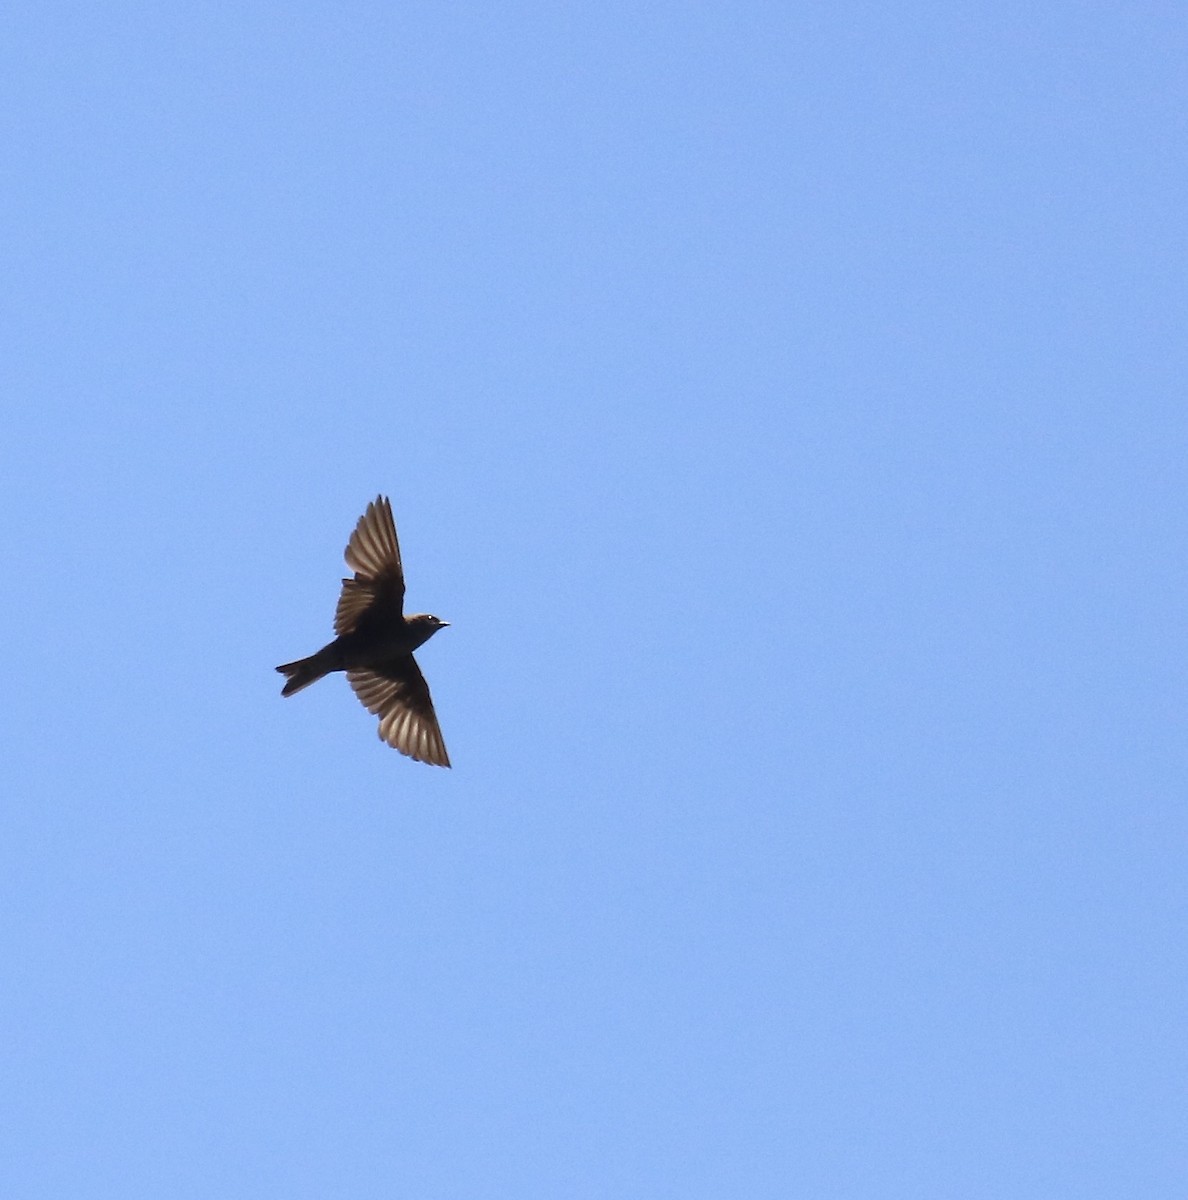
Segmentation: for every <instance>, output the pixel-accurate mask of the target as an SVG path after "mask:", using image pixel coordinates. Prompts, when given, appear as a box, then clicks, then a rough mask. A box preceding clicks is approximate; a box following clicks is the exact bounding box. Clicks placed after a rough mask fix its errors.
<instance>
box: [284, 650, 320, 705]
mask: <svg viewBox="0 0 1188 1200" xmlns="http://www.w3.org/2000/svg"><path fill="white" fill-rule="evenodd" d="M333 669H334V668H333V667H332V666H331V665H330V663H329V662H328V661H327V656H326V652H325V651H324V650H319V651H318V652H317V654H311V655H310V656H309V657H308V658H299V659H298V660H297V661H296V662H291V663H284V664H283V665H281V666H279V667H277V670H278V671H279V672H280V673H281V674H282V675H283V676H284V677H285V686H284V687H283V688H281V695H282V696H291V695H292V694H293V693H294V692H299V691H301V689H302V688H304V687H309V685H310V684H311V683H317V681H318V680H319V679H321V678H322V676H323V675H328V674H329V673H330V672H331V671H332V670H333Z"/></svg>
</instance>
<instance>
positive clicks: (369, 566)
mask: <svg viewBox="0 0 1188 1200" xmlns="http://www.w3.org/2000/svg"><path fill="white" fill-rule="evenodd" d="M344 557H345V558H346V563H347V566H348V567H350V568H351V570H352V571H354V572H355V578H354V579H344V580H343V581H342V595H340V596H339V598H338V608H337V609H336V610H335V613H334V632H335V633H336V634H338V636H339V637H341V636H342V635H343V634H345V633H351V632H353V630H354V629H355V626H356V625H358V623H359V618H360V617H361V616H362V615H363V614H364V613H365V612H367V610H368V609H370V608H372V607H373V606H374V607H375V608H377V609H384V610H386V611H385V614H384V615H385V616H388V617H393V616H394V617H401V616H403V614H404V568H403V566H401V563H400V543H399V542H398V541H397V540H396V522H395V521H393V520H392V505H391V504H390V503H389V502H388V498H387V496H377V497H376V498H375V500H373V501H372V502H371V503H370V504H369V505H368V506H367V511H366V512H365V513H364V514H363V515H362V516H361V517H360V518H359V523H358V524H357V525H356V526H355V532H354V533H352V534H351V540H350V541H349V542H348V543H347V548H346V551H345V552H344Z"/></svg>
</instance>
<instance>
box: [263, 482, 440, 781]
mask: <svg viewBox="0 0 1188 1200" xmlns="http://www.w3.org/2000/svg"><path fill="white" fill-rule="evenodd" d="M345 558H346V564H347V566H348V567H350V568H351V570H352V571H354V572H355V577H354V579H344V580H343V581H342V595H341V596H339V598H338V608H337V609H336V610H335V613H334V632H335V633H336V634H337V635H338V636H337V637H336V638H335V639H334V641H332V642H331V643H330V644H329V645H328V646H323V647H322V648H321V649H320V650H319V651H318V652H317V654H311V655H310V656H309V658H301V659H298V660H297V661H296V662H291V663H285V664H284V665H283V666H280V667H277V670H278V671H279V672H280V673H281V674H282V675H284V676H285V686H284V687H283V688H282V689H281V695H282V696H291V695H293V693H294V692H299V691H301V689H302V688H303V687H308V686H309V685H310V684H311V683H316V682H317V681H318V680H319V679H321V678H322V676H323V675H329V674H330V672H331V671H345V672H346V676H347V682H348V683H349V684H350V685H351V687H352V688H354V689H355V695H356V696H358V697H359V699H360V700H361V701H362V702H363V706H364V707H365V708H366V709H367V710H368V712H373V713H375V714H376V716H378V717H379V719H380V720H379V735H380V737H381V738H383V740H384V741H385V742H387V743H388V745H389V746H393V747H395V748H396V749H397V750H399V751H400V753H401V754H407V755H408V756H409V758H415V759H416V760H417V761H418V762H423V763H431V764H432V765H433V766H435V767H448V766H449V765H450V756H449V755H448V754H447V753H446V748H445V742H444V741H443V740H442V737H441V729H440V728H439V727H438V724H437V714H436V713H435V712H434V711H433V701H432V700H431V699H430V698H429V685H428V684H427V683H426V682H425V676H424V675H422V674H421V669H420V667H418V666H417V663H416V659H414V658H413V656H412V652H413V651H414V650H415V649H416V648H417V647H418V646H420V645H423V644H424V643H425V642H427V641H428V640H429V639H430V638H431V637H432V636H433V635H434V634H435V633H436V632H437V631H438V630H439V629H444V628H445V627H446V626H447V625H448V624H449V622H448V621H443V620H441V619H440V618H439V617H433V616H430V615H429V614H428V613H415V614H414V615H413V616H409V617H406V616H405V615H404V568H403V567H402V566H401V565H400V543H399V542H398V541H397V540H396V522H395V521H393V520H392V506H391V504H389V503H388V498H387V496H377V497H376V499H375V500H374V501H373V502H372V503H371V504H369V505H368V506H367V511H366V512H365V513H364V514H363V515H362V516H361V517H360V518H359V523H358V524H357V525H356V526H355V532H354V533H352V534H351V540H350V541H349V542H348V543H347V548H346V552H345Z"/></svg>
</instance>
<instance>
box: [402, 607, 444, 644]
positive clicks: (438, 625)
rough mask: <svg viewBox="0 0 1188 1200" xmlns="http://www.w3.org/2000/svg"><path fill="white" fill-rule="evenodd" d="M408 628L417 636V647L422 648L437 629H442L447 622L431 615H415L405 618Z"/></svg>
mask: <svg viewBox="0 0 1188 1200" xmlns="http://www.w3.org/2000/svg"><path fill="white" fill-rule="evenodd" d="M405 620H406V621H407V622H408V627H409V628H410V629H411V630H413V631H414V632H415V633H416V635H417V645H418V646H423V645H424V644H425V643H426V642H427V641H428V640H429V639H430V638H431V637H432V636H433V635H434V634H435V633H436V632H437V631H438V630H439V629H444V628H445V627H446V626H447V625H448V624H449V621H443V620H442V619H441V618H440V617H435V616H433V614H432V613H416V614H414V615H413V616H411V617H406V618H405Z"/></svg>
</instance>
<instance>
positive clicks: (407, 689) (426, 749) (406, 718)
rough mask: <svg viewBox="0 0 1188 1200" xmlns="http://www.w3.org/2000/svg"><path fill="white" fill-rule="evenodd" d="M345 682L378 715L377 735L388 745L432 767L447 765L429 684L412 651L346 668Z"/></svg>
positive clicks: (446, 755) (364, 704)
mask: <svg viewBox="0 0 1188 1200" xmlns="http://www.w3.org/2000/svg"><path fill="white" fill-rule="evenodd" d="M347 681H348V682H349V683H350V685H351V687H352V688H354V690H355V695H356V696H358V697H359V699H360V700H361V701H362V702H363V706H364V707H365V708H366V709H367V710H368V712H373V713H375V715H376V716H377V717H379V719H380V721H379V735H380V737H381V738H382V739H383V740H384V741H385V742H387V743H388V745H389V746H392V747H394V748H395V749H396V750H399V751H400V753H401V754H407V755H408V757H409V758H415V759H416V760H417V761H418V762H423V763H429V764H430V765H431V766H435V767H448V766H449V765H450V756H449V755H448V754H447V753H446V748H445V741H444V740H443V739H442V736H441V728H440V726H439V725H438V724H437V714H436V713H435V712H434V711H433V701H432V699H431V698H430V696H429V685H428V684H427V683H426V682H425V676H424V675H422V674H421V669H420V667H418V666H417V664H416V660H415V659H414V658H413V656H412V655H411V654H407V655H405V656H404V657H403V658H398V659H395V660H394V661H392V662H391V663H388V664H386V665H385V666H383V667H380V668H372V669H370V670H366V671H348V672H347Z"/></svg>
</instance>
